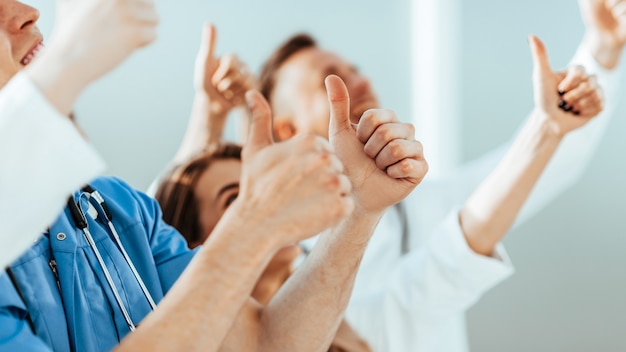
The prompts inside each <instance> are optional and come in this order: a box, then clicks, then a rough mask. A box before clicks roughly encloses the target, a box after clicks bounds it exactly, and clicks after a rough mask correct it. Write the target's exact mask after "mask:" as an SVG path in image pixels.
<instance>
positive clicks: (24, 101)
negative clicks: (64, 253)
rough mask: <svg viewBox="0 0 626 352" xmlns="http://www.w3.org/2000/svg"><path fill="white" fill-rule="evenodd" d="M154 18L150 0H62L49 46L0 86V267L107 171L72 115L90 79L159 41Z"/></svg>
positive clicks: (26, 28)
mask: <svg viewBox="0 0 626 352" xmlns="http://www.w3.org/2000/svg"><path fill="white" fill-rule="evenodd" d="M22 6H26V5H22ZM35 21H36V18H35ZM35 21H30V22H28V23H25V24H24V25H23V26H22V28H21V29H20V30H22V31H24V32H26V31H30V30H32V26H35ZM156 24H157V15H156V12H155V9H154V3H153V1H150V0H145V1H142V2H137V1H123V2H121V1H115V2H111V1H106V0H104V1H103V0H60V1H58V5H57V20H56V23H55V28H54V31H53V36H52V39H51V41H50V43H49V45H48V47H47V48H46V49H40V50H43V52H41V53H40V54H39V56H38V57H35V58H34V61H33V62H32V63H31V64H29V65H28V66H27V67H26V68H25V69H24V71H23V72H22V73H18V74H17V75H16V76H15V77H14V78H13V79H12V80H11V81H10V82H9V83H8V84H7V85H6V86H5V87H3V89H2V90H1V91H0V164H1V165H2V168H3V169H2V172H0V267H4V266H5V265H6V264H7V263H9V262H10V261H12V260H13V259H15V258H16V257H17V256H18V255H19V254H20V253H21V251H23V250H25V249H26V248H28V247H29V246H30V245H31V244H32V242H33V241H34V240H35V239H36V238H37V237H38V236H40V235H41V233H42V231H44V230H45V228H46V227H47V226H48V225H49V224H50V223H51V222H52V221H53V220H54V219H55V218H56V217H57V216H58V213H59V211H60V210H61V209H62V208H63V205H64V203H65V201H66V199H67V196H68V195H69V194H70V193H71V191H73V190H74V189H76V188H77V187H80V186H81V185H82V184H84V183H86V182H89V181H90V180H91V179H92V178H94V177H95V176H97V175H98V174H99V173H100V172H102V171H103V170H104V162H103V161H102V159H101V158H100V157H99V156H98V155H97V153H96V152H95V151H94V149H93V148H92V147H91V146H90V145H89V144H88V143H87V141H85V140H84V136H81V133H80V132H79V130H78V129H77V126H76V125H75V122H74V121H71V120H70V119H69V118H68V115H69V113H70V111H71V109H72V107H73V106H74V103H75V102H76V100H77V99H78V97H79V95H80V94H81V92H82V91H83V90H84V89H85V87H86V86H87V85H89V84H90V83H91V82H93V81H94V80H96V79H97V78H99V77H100V76H102V75H104V74H105V73H106V72H108V71H109V70H111V69H112V68H113V67H115V66H117V65H118V64H119V63H120V62H122V61H123V60H124V59H125V58H127V57H128V56H129V55H130V54H131V53H133V52H134V51H135V50H136V49H137V48H139V47H142V46H145V45H147V44H149V43H150V42H152V41H153V40H154V38H155V35H156ZM103 28H107V30H102V29H103ZM3 65H8V63H3ZM4 83H5V82H2V84H4ZM42 175H45V178H46V182H41V177H42ZM33 199H36V200H37V201H36V202H33V201H32V200H33ZM17 233H20V234H22V235H20V236H15V234H17Z"/></svg>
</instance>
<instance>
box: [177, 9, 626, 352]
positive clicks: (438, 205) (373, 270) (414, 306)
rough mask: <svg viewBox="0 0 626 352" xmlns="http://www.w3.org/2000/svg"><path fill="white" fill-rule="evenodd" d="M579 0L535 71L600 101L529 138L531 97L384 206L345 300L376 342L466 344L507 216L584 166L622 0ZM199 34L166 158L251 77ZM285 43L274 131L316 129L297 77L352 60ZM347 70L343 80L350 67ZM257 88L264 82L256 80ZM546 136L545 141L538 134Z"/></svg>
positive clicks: (616, 46) (499, 272)
mask: <svg viewBox="0 0 626 352" xmlns="http://www.w3.org/2000/svg"><path fill="white" fill-rule="evenodd" d="M580 5H581V12H582V14H583V18H584V20H585V25H586V27H587V31H586V33H585V37H584V39H583V41H582V43H581V45H580V48H579V50H578V51H577V53H576V55H575V56H574V58H573V59H572V61H571V68H570V69H569V70H568V72H567V78H565V76H566V75H565V73H563V74H556V76H550V75H552V74H554V73H552V71H549V72H548V70H547V69H546V70H545V72H544V71H540V70H538V71H537V72H539V73H541V72H544V74H543V76H542V77H544V78H545V77H548V76H550V77H558V78H559V79H564V78H565V79H564V80H563V81H561V82H560V83H559V84H558V89H559V90H561V91H562V92H563V95H562V96H560V99H559V100H556V101H555V104H554V105H555V106H559V105H562V106H561V108H562V109H565V110H568V111H570V115H571V114H572V113H574V112H576V113H578V115H580V114H581V111H576V109H577V107H576V106H572V104H573V102H574V101H577V102H579V103H580V105H583V106H590V105H593V103H594V101H592V100H590V99H591V98H590V97H583V96H581V92H587V93H584V94H588V93H589V92H590V90H589V89H590V88H594V87H597V86H598V85H600V86H601V87H602V88H603V89H604V92H605V104H604V112H603V113H601V114H600V115H599V116H598V117H597V118H595V119H593V121H590V122H589V123H588V124H586V125H585V126H583V127H580V126H577V127H580V128H578V129H576V130H574V131H572V132H569V129H568V132H569V133H567V136H564V133H559V134H558V137H555V136H554V135H553V136H552V137H550V138H537V136H544V137H545V135H543V134H542V133H544V132H545V131H542V130H541V129H540V128H538V127H537V126H538V124H537V123H536V122H537V121H539V120H541V118H540V117H538V116H539V115H541V113H539V112H538V111H539V110H541V107H542V106H544V105H545V104H544V103H545V102H543V101H541V100H540V99H538V98H536V99H535V103H536V104H535V105H536V109H535V111H533V112H532V113H531V114H530V116H529V119H528V122H527V123H526V125H525V127H524V128H523V129H520V132H519V135H518V136H517V137H516V138H515V139H514V140H512V142H510V143H507V144H505V145H503V146H502V147H500V148H497V149H496V150H494V151H492V152H490V153H488V154H487V155H485V156H483V157H482V158H480V159H478V160H476V161H474V162H471V163H468V164H466V165H464V166H462V167H461V168H459V169H458V170H457V171H456V172H455V173H453V174H449V175H444V176H443V177H440V178H437V179H430V178H426V180H425V181H424V184H423V186H422V187H421V188H419V189H418V190H416V191H415V192H413V193H412V194H411V195H410V196H409V198H408V199H407V200H405V201H404V202H402V204H401V205H399V206H397V207H395V208H393V209H391V210H389V211H388V212H387V213H386V215H385V216H384V217H383V219H382V220H381V222H380V224H379V225H378V227H377V229H376V232H375V234H374V236H373V237H372V239H371V242H370V244H369V246H368V249H367V251H366V253H365V256H364V258H363V261H362V263H361V268H360V271H359V274H358V276H357V280H356V283H355V287H354V292H353V295H352V297H351V300H350V305H349V306H348V309H347V312H346V317H347V319H348V321H349V322H350V324H351V325H353V326H354V327H355V328H356V330H357V331H358V332H359V333H360V334H361V335H362V336H364V337H365V338H366V339H367V340H368V342H369V343H370V344H371V346H372V347H373V349H374V350H375V351H394V352H397V351H410V352H413V351H424V352H431V351H445V352H463V351H467V350H468V349H469V347H468V341H467V330H466V327H465V311H466V310H467V309H468V308H470V307H471V306H472V305H473V304H474V303H476V302H477V301H478V300H479V299H480V297H481V296H482V295H483V294H484V293H486V292H487V291H488V290H490V289H491V288H492V287H494V286H495V285H497V284H498V283H499V282H502V281H503V280H504V279H506V278H507V277H509V276H510V275H511V274H512V273H513V266H512V264H511V262H510V260H509V258H508V256H507V254H506V251H505V250H504V248H503V247H502V246H501V245H500V244H499V243H500V241H501V240H502V238H503V237H504V236H505V234H506V233H507V232H508V230H509V229H510V228H511V226H515V225H517V224H520V223H522V222H524V221H526V220H527V219H529V218H530V217H532V216H533V215H534V214H536V213H537V212H539V211H540V210H541V209H542V208H543V207H544V206H545V205H546V204H548V203H549V202H550V201H552V200H553V199H554V198H556V197H557V196H558V195H559V194H561V193H562V192H564V191H565V190H566V189H567V188H568V187H570V186H571V185H573V184H574V183H575V182H576V181H577V180H578V179H579V177H580V176H581V175H582V173H583V172H584V170H585V168H586V167H587V165H588V163H589V161H590V160H591V158H592V156H593V154H594V152H595V149H596V147H597V145H598V143H599V142H600V140H601V138H602V135H603V133H604V131H605V130H606V127H607V125H608V123H609V121H610V118H611V117H612V114H613V111H614V109H615V106H616V105H617V103H618V102H617V97H616V95H617V91H618V83H619V82H618V79H619V72H618V70H617V69H616V66H617V63H618V61H619V59H620V56H621V52H622V49H623V46H624V43H625V42H626V14H625V11H624V2H617V3H616V2H614V1H604V0H580ZM213 36H214V34H213ZM533 43H534V41H533ZM203 45H204V46H203V48H202V49H201V51H200V53H199V55H198V61H197V65H196V92H197V94H196V98H195V100H194V110H193V112H192V116H191V119H190V121H189V126H188V129H187V133H186V135H185V137H184V140H183V144H181V147H180V149H179V151H178V153H177V155H176V158H175V160H174V162H175V163H176V162H180V161H181V160H184V159H185V158H186V157H189V156H190V155H193V154H194V153H197V152H198V151H200V150H202V148H204V147H205V146H206V145H207V144H210V143H213V142H215V141H216V140H217V139H219V135H220V133H221V131H222V126H223V123H224V121H225V119H226V117H227V115H228V114H227V113H228V111H229V110H230V109H232V108H234V107H236V106H237V102H238V100H237V97H238V95H239V94H241V92H244V91H245V90H246V89H247V88H249V87H252V86H254V84H253V83H251V80H250V77H249V73H248V71H247V70H246V69H245V67H244V66H243V65H242V64H241V63H240V62H239V61H238V60H236V59H233V58H232V57H231V56H228V57H222V58H215V57H213V45H214V43H213V39H211V40H210V41H208V43H203ZM533 45H534V46H533V47H536V46H535V44H533ZM291 55H292V56H291V57H290V58H287V59H286V60H284V62H282V64H281V65H282V66H281V65H278V66H281V67H277V68H276V67H275V70H274V71H275V73H276V74H275V75H274V76H272V77H269V76H267V75H266V76H265V80H264V79H263V78H264V77H263V74H262V77H261V78H262V82H261V83H262V84H263V82H271V85H272V87H271V89H269V94H266V96H267V97H268V99H269V100H270V102H271V103H272V107H273V109H274V112H275V115H276V118H275V120H274V126H275V135H276V136H277V137H279V139H281V136H282V137H284V138H289V136H290V133H299V132H317V133H319V134H322V135H324V133H326V132H325V126H327V125H328V124H327V118H328V117H327V115H324V114H323V113H322V114H319V115H321V117H320V116H314V115H315V113H317V112H319V110H322V111H323V109H321V108H320V109H316V107H319V106H318V105H315V104H313V105H312V104H311V102H310V101H305V103H302V104H300V105H299V106H298V100H299V99H309V98H310V96H311V94H301V93H302V91H301V90H300V89H301V88H300V87H302V86H303V85H306V84H310V86H311V87H312V88H311V89H312V90H315V89H319V88H318V87H319V84H318V83H317V82H318V81H321V80H322V79H323V77H321V76H323V75H324V73H327V72H326V71H325V69H324V67H322V66H323V65H324V63H325V62H328V61H331V62H332V63H333V67H335V69H336V68H337V66H341V65H346V67H350V68H352V66H351V65H350V64H349V63H346V62H345V61H343V60H342V59H341V58H338V57H337V56H336V55H334V54H332V53H328V52H326V51H323V50H322V49H320V48H318V47H317V46H316V44H315V43H314V42H312V43H307V44H305V47H303V48H298V49H296V50H294V52H292V53H291ZM534 55H535V66H536V68H537V67H544V66H545V67H547V59H546V61H543V59H542V60H538V59H537V57H538V56H541V55H543V54H539V53H537V52H535V53H534ZM294 62H295V64H294ZM542 65H543V66H542ZM289 66H290V67H289ZM539 73H536V76H538V75H539ZM348 74H349V73H348ZM587 74H593V75H594V76H591V77H590V76H588V75H587ZM318 76H320V77H321V78H320V77H318ZM268 77H269V79H268ZM307 79H309V80H310V82H308V81H306V80H307ZM344 79H345V80H346V82H347V83H348V86H349V87H350V84H351V83H350V82H349V81H350V78H349V77H344ZM538 80H539V78H537V77H535V81H536V82H535V83H536V84H535V89H536V92H535V93H536V97H538V96H540V95H541V91H540V90H538V89H540V88H541V85H540V84H539V83H538V82H537V81H538ZM294 82H295V84H294ZM354 82H356V83H354ZM354 82H353V84H354V86H355V88H354V90H355V91H354V92H352V93H351V96H352V97H358V96H359V91H367V89H365V88H363V87H367V83H366V80H363V79H355V81H354ZM579 86H580V87H582V88H580V89H578V88H576V89H575V88H574V87H579ZM585 89H586V90H585ZM261 90H262V91H264V90H265V93H268V90H267V89H264V87H263V85H262V87H261ZM309 93H310V92H309ZM363 95H364V96H366V94H363ZM595 96H596V98H597V94H596V95H595ZM366 98H367V96H366ZM596 98H594V99H596ZM319 100H320V101H321V98H320V99H319ZM365 100H367V99H360V100H359V101H357V102H356V104H357V105H358V106H354V108H353V113H354V114H355V115H358V114H360V113H362V111H359V110H362V109H363V106H365V105H367V104H364V103H363V101H365ZM370 100H374V101H375V97H373V99H370ZM568 102H569V103H570V104H568ZM595 103H596V104H597V103H598V101H595ZM361 105H363V106H361ZM299 107H301V109H299ZM553 107H554V106H553ZM553 107H552V108H553ZM578 109H580V107H578ZM307 113H310V115H307ZM544 113H545V111H544ZM324 116H325V117H324ZM574 116H575V115H574ZM576 118H578V119H580V118H581V117H580V116H578V117H576ZM324 119H326V120H324ZM294 120H295V121H294ZM561 132H563V131H561ZM553 137H555V138H553ZM547 140H551V142H550V143H547V144H546V141H547ZM556 145H560V146H559V147H558V150H557V149H556ZM425 147H426V148H428V146H425ZM549 160H550V162H549V164H548V161H549ZM544 169H545V170H544ZM542 171H543V173H542ZM540 175H541V178H539V176H540ZM535 184H536V185H535ZM533 186H535V187H534V191H533V192H532V195H530V197H529V198H528V199H527V196H528V194H529V193H530V192H531V190H532V189H533ZM522 205H524V207H523V209H522ZM514 221H515V225H514V224H513V223H514ZM372 317H376V318H375V319H373V318H372Z"/></svg>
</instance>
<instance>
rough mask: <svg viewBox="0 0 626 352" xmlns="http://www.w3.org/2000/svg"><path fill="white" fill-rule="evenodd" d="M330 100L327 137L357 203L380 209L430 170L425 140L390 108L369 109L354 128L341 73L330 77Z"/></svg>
mask: <svg viewBox="0 0 626 352" xmlns="http://www.w3.org/2000/svg"><path fill="white" fill-rule="evenodd" d="M326 89H327V93H328V100H329V103H330V107H331V108H330V114H331V118H330V126H329V139H330V142H331V144H332V145H333V147H334V148H335V152H336V153H337V155H338V156H339V158H340V159H341V161H342V162H343V164H344V166H345V172H346V175H348V177H349V178H350V181H351V182H352V184H353V186H354V197H355V202H356V204H355V205H356V206H357V207H358V208H360V209H361V210H362V211H364V212H372V213H381V212H383V211H384V210H385V209H386V208H387V207H389V206H391V205H393V204H395V203H397V202H399V201H401V200H402V199H404V198H405V197H406V196H407V195H409V193H411V191H412V190H413V189H414V188H415V187H416V186H417V185H418V184H419V183H420V182H421V181H422V179H423V178H424V176H425V175H426V172H427V171H428V163H427V162H426V160H425V159H424V154H423V151H422V145H421V143H420V142H418V141H416V140H415V137H414V133H415V129H414V127H413V126H412V125H411V124H406V123H401V122H399V121H398V119H397V118H396V116H395V114H394V113H393V112H392V111H390V110H383V109H372V110H368V111H366V112H365V113H364V114H363V116H362V117H361V119H360V120H359V123H358V124H357V126H356V130H355V128H354V127H353V126H352V124H351V122H350V97H349V95H348V90H347V88H346V86H345V84H344V83H343V81H342V80H341V78H339V77H338V76H335V75H331V76H328V77H327V78H326Z"/></svg>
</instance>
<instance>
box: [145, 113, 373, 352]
mask: <svg viewBox="0 0 626 352" xmlns="http://www.w3.org/2000/svg"><path fill="white" fill-rule="evenodd" d="M218 118H219V117H218ZM215 134H216V135H217V133H215ZM241 150H242V149H241V146H239V145H237V144H234V143H229V142H217V144H215V145H211V146H210V148H209V149H208V150H207V151H206V152H203V153H200V154H199V155H197V156H196V157H193V158H191V160H188V161H187V162H185V163H183V164H182V165H179V166H177V167H175V168H174V169H172V170H171V171H170V172H169V173H168V174H167V175H165V176H164V177H163V179H162V180H161V182H160V184H159V187H158V189H157V192H156V195H155V199H156V200H157V201H158V202H159V204H160V206H161V209H163V220H164V221H165V222H166V223H168V224H170V225H172V226H174V228H176V229H177V230H178V231H179V232H180V233H181V234H182V235H183V237H185V239H186V240H187V243H188V244H189V246H190V247H191V248H195V247H197V246H199V245H201V244H202V243H204V242H205V241H206V239H207V238H208V237H209V236H210V234H211V232H212V231H213V229H214V228H215V225H217V223H218V221H219V219H220V218H221V217H222V215H223V214H224V212H225V211H226V210H227V209H228V207H229V206H230V205H231V204H232V203H233V202H234V201H235V200H236V199H237V196H238V194H239V179H240V177H241ZM301 254H302V250H301V248H300V246H299V245H298V244H291V245H288V246H285V247H283V248H281V249H279V250H278V251H277V252H276V254H274V256H273V257H272V259H271V260H270V262H269V263H268V264H267V266H266V267H265V269H264V271H263V273H262V274H261V277H260V278H259V280H258V281H257V283H256V285H255V286H254V289H253V290H252V294H251V296H252V297H253V298H254V299H255V300H256V301H257V302H259V303H260V304H262V305H266V304H268V303H269V302H270V300H271V298H272V297H273V296H274V295H275V294H276V292H278V290H279V288H280V287H281V286H282V285H283V284H284V283H285V282H286V281H287V279H288V278H289V277H290V276H291V274H292V273H293V270H294V261H295V260H296V259H297V258H298V257H299V256H300V255H301ZM329 351H331V352H333V351H345V352H358V351H370V349H369V346H367V343H366V342H365V341H364V340H363V339H362V338H360V337H359V336H358V335H357V334H356V333H355V332H354V331H353V330H352V328H350V326H349V325H348V324H347V323H346V322H345V321H342V323H341V325H340V327H339V330H338V332H337V335H336V336H335V338H334V340H333V344H332V345H331V348H330V350H329Z"/></svg>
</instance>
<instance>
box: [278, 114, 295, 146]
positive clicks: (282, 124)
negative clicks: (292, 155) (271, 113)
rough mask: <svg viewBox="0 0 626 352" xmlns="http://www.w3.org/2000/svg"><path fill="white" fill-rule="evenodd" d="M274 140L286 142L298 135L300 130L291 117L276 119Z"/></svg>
mask: <svg viewBox="0 0 626 352" xmlns="http://www.w3.org/2000/svg"><path fill="white" fill-rule="evenodd" d="M273 130H274V140H276V142H282V141H286V140H288V139H290V138H292V137H293V136H295V135H296V133H298V129H297V128H296V125H295V124H294V122H293V118H291V117H289V116H276V117H274V127H273Z"/></svg>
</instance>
